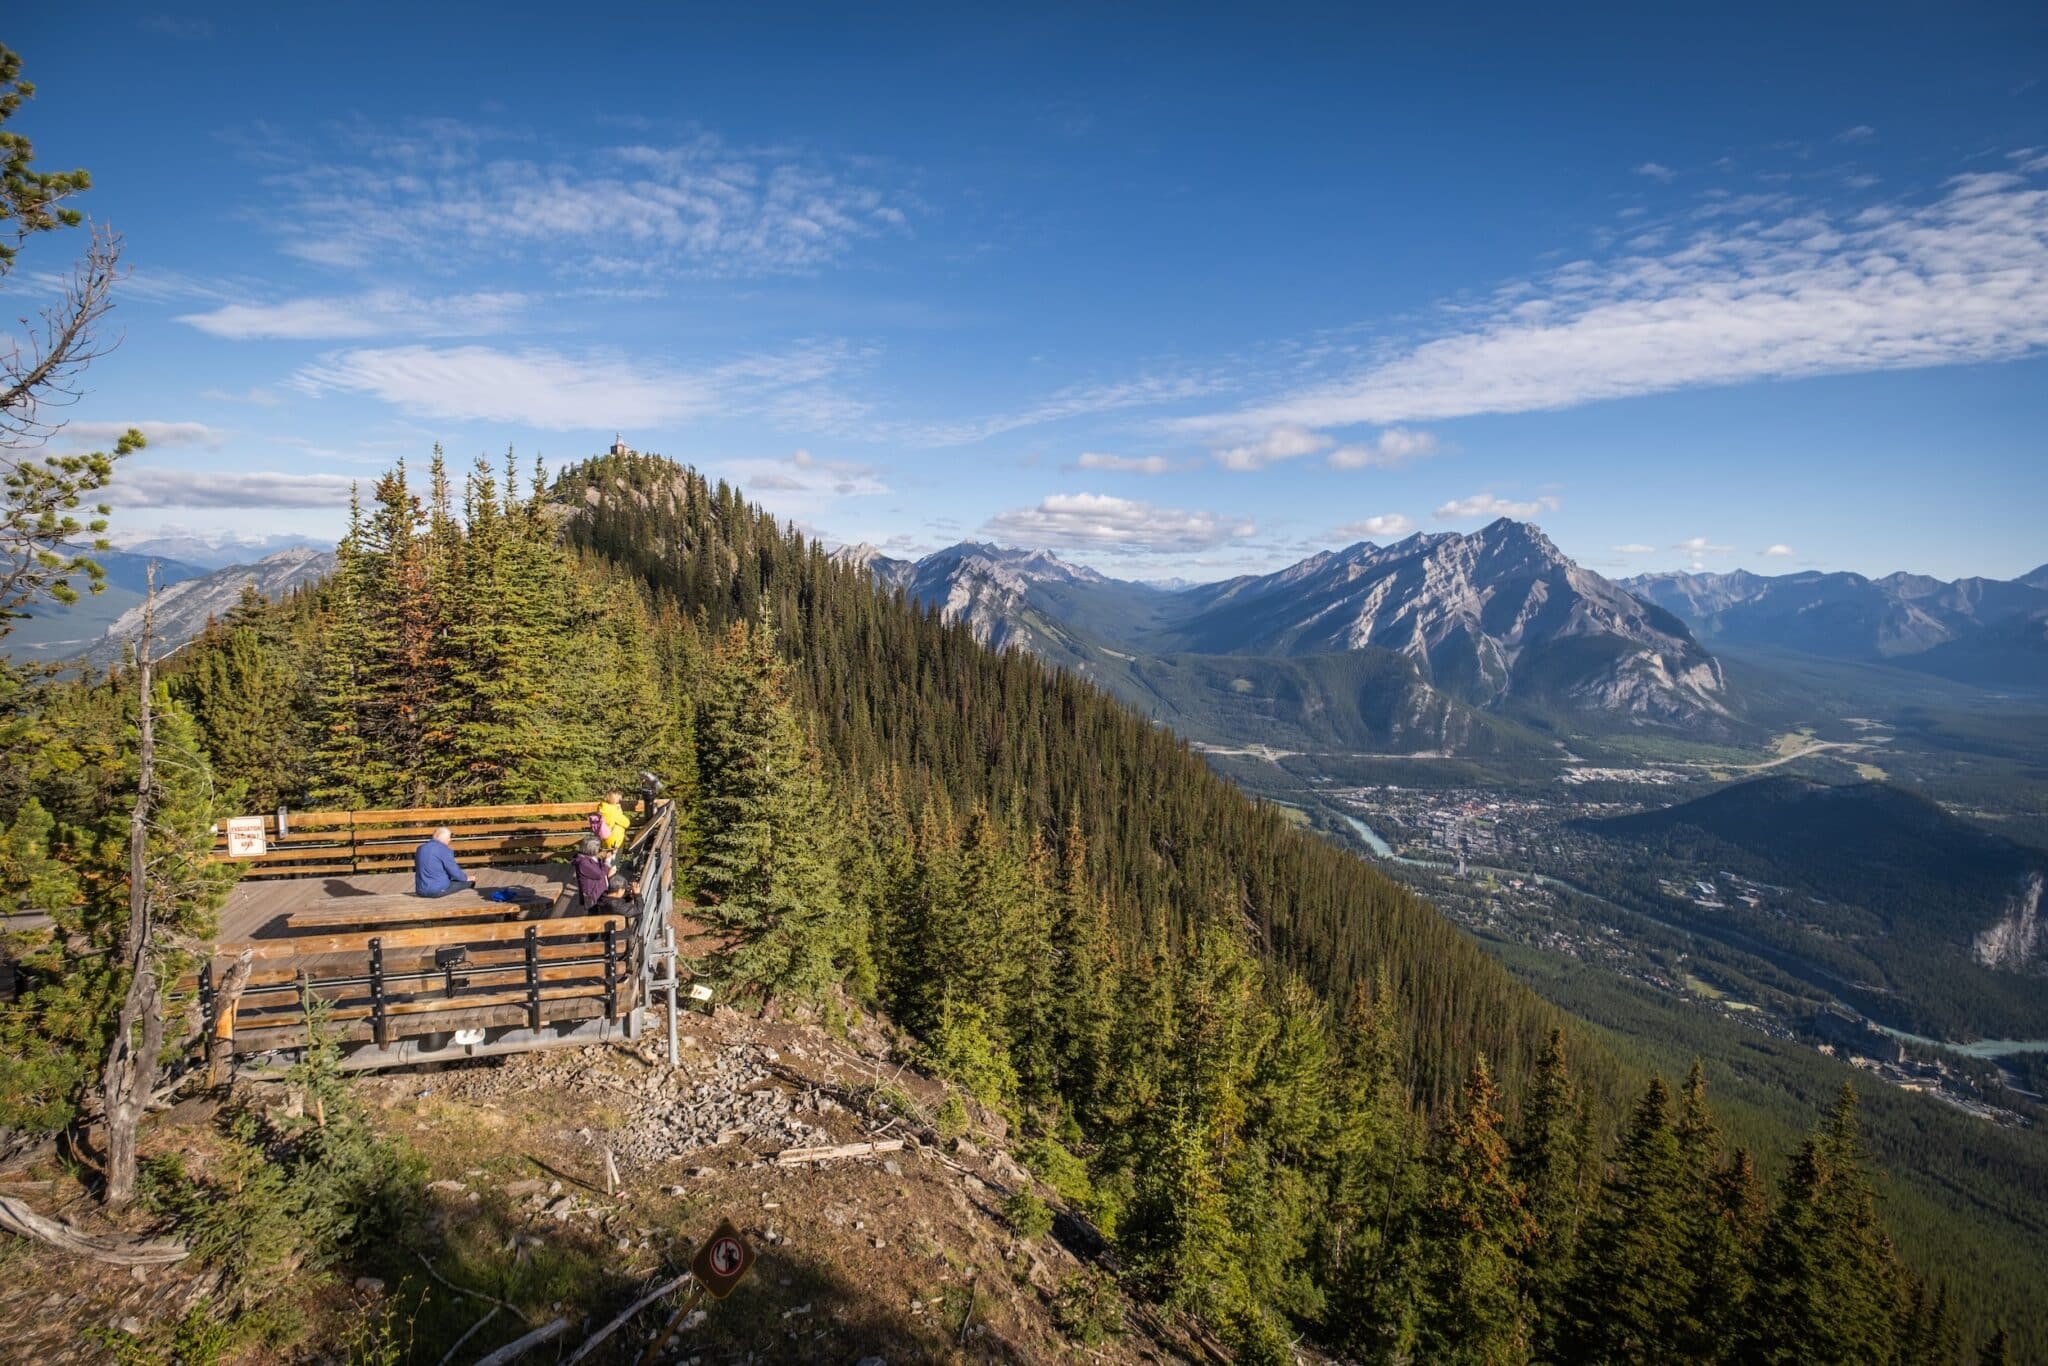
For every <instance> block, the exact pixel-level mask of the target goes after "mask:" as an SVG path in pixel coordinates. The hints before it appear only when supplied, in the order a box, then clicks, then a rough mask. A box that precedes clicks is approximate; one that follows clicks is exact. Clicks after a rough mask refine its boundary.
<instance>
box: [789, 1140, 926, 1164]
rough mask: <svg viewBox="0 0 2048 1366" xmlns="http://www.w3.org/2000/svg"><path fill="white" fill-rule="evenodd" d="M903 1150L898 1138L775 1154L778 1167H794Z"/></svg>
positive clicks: (796, 1149)
mask: <svg viewBox="0 0 2048 1366" xmlns="http://www.w3.org/2000/svg"><path fill="white" fill-rule="evenodd" d="M902 1150H903V1140H902V1139H900V1138H883V1139H876V1140H873V1141H871V1142H867V1143H841V1144H839V1145H837V1146H836V1147H830V1148H784V1149H783V1150H782V1151H781V1152H779V1153H777V1154H775V1161H776V1164H777V1165H778V1166H783V1167H794V1166H797V1165H798V1164H800V1163H804V1162H830V1161H833V1160H834V1159H836V1158H841V1157H873V1156H875V1155H876V1154H877V1153H894V1152H901V1151H902Z"/></svg>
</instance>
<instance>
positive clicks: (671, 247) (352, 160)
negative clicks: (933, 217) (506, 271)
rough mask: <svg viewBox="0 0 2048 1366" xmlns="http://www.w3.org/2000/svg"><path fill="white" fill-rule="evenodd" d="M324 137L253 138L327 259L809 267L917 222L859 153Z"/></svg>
mask: <svg viewBox="0 0 2048 1366" xmlns="http://www.w3.org/2000/svg"><path fill="white" fill-rule="evenodd" d="M333 134H334V136H333V140H332V141H331V142H328V143H326V144H324V145H319V146H314V147H281V146H278V145H276V143H275V140H274V139H264V138H261V137H251V138H250V139H249V140H248V143H247V145H246V148H245V150H247V151H248V152H249V153H250V155H251V156H252V157H254V158H256V159H259V160H262V161H265V162H267V163H269V164H271V165H273V166H275V167H276V169H275V171H274V172H273V174H272V175H271V176H270V177H269V178H268V183H269V184H270V185H271V187H272V188H273V189H274V190H275V191H276V192H277V194H278V195H279V197H280V198H281V200H282V202H281V203H280V204H279V205H278V206H277V207H276V209H275V210H274V211H273V212H272V213H271V214H270V215H268V221H270V222H271V223H272V224H273V226H275V227H276V228H277V230H278V231H279V232H280V233H281V234H282V235H283V237H284V246H285V250H287V251H288V252H290V253H291V254H293V255H295V256H298V257H300V258H302V259H304V260H307V261H312V262H315V263H318V264H322V265H329V266H345V267H358V266H364V265H369V264H371V263H378V262H387V261H390V260H392V259H393V258H406V259H417V260H425V261H429V262H444V261H446V260H448V259H450V258H454V257H465V256H466V257H468V258H470V259H488V258H490V257H492V256H503V257H509V258H520V257H527V256H532V257H536V258H543V259H544V260H545V261H546V263H547V264H548V265H550V266H552V267H556V268H559V269H561V270H562V271H564V272H566V273H598V274H603V273H607V272H610V273H625V272H628V271H631V272H635V273H638V272H644V271H647V270H649V269H671V270H673V269H683V270H688V271H691V272H702V273H711V274H722V275H761V274H778V273H791V272H805V271H811V270H815V269H818V268H819V267H821V266H824V265H827V264H829V263H831V262H832V261H834V260H837V259H838V258H840V257H842V256H844V255H845V254H846V253H847V252H848V251H849V250H851V249H852V247H853V245H854V244H855V243H857V242H859V241H860V240H862V239H864V238H870V237H874V236H876V235H878V234H882V233H891V234H893V233H897V232H900V231H903V230H904V227H905V224H906V222H907V220H908V211H909V209H910V207H911V201H910V200H909V198H908V196H906V195H903V194H899V193H896V192H894V191H892V190H889V189H885V188H883V187H882V186H880V185H878V184H875V183H871V181H872V179H873V178H874V176H875V175H876V173H877V172H876V167H877V166H878V163H876V162H873V161H871V160H870V161H864V162H861V163H859V164H858V167H856V165H855V163H852V162H849V161H845V160H835V159H830V158H826V157H824V156H821V155H817V154H811V153H806V152H804V151H801V150H798V149H794V148H789V147H774V148H754V147H741V146H735V145H733V144H731V143H728V142H726V141H725V140H724V139H722V138H720V137H718V136H716V135H715V134H712V133H709V132H697V133H694V134H690V135H687V136H684V137H682V138H680V139H678V140H676V141H673V142H661V143H654V142H641V143H633V144H629V145H618V146H611V147H602V148H597V149H595V150H591V151H587V152H582V153H579V154H577V155H576V156H575V157H574V158H573V159H572V158H569V157H567V156H561V155H557V154H555V153H554V151H553V149H551V148H550V147H548V146H547V145H546V144H545V143H544V142H543V141H542V140H541V139H539V138H538V137H536V136H534V135H532V134H530V133H528V132H526V131H525V130H520V129H509V130H507V129H493V128H484V127H479V126H475V125H470V124H464V123H460V122H457V121H454V120H448V119H438V120H418V121H414V122H411V123H406V124H400V125H388V124H375V123H367V122H357V123H354V124H345V125H341V126H340V127H339V128H337V129H335V130H333Z"/></svg>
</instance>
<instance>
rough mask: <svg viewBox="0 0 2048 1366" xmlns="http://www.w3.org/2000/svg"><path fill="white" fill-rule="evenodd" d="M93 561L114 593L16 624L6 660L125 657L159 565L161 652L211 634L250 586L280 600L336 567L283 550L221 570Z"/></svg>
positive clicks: (1, 649)
mask: <svg viewBox="0 0 2048 1366" xmlns="http://www.w3.org/2000/svg"><path fill="white" fill-rule="evenodd" d="M93 558H94V559H95V560H97V561H98V562H99V563H100V565H101V567H103V568H104V569H105V570H106V571H107V587H106V590H105V591H104V592H101V593H99V594H96V595H93V596H90V597H84V596H82V597H80V599H79V600H78V602H77V603H76V604H74V605H73V606H71V607H68V608H66V607H61V606H59V605H58V604H55V603H46V604H42V605H40V606H38V608H37V609H36V615H34V616H33V617H30V618H28V619H26V620H23V621H18V622H16V623H14V629H13V630H12V631H11V632H9V633H8V634H7V635H6V636H5V637H4V638H0V653H6V654H9V655H12V656H14V657H16V658H27V659H43V660H71V659H84V660H89V661H91V662H93V663H106V662H108V661H111V660H113V659H116V658H118V657H119V656H120V653H121V650H122V648H123V647H124V646H126V645H127V644H128V643H129V642H131V641H133V640H134V639H135V638H136V637H137V636H138V635H139V634H140V633H141V630H142V596H143V593H142V590H143V586H144V582H145V579H144V575H145V573H146V570H147V567H148V565H149V564H150V563H151V562H152V561H153V562H154V563H155V564H156V565H157V600H156V602H157V608H156V633H157V640H158V641H159V646H158V649H159V652H163V651H168V650H170V649H172V648H175V647H176V646H179V645H182V644H184V643H185V642H186V641H188V640H190V639H192V638H193V637H194V636H196V635H198V634H199V633H200V632H201V631H203V630H205V629H206V623H207V622H208V621H209V620H210V619H212V618H214V617H218V616H224V615H226V614H227V611H228V609H229V608H231V607H233V606H234V605H235V603H236V601H237V600H238V599H239V598H240V597H241V596H242V589H243V587H244V586H246V585H254V586H255V588H256V591H258V592H259V593H262V594H263V595H264V596H265V597H270V598H276V597H280V596H282V595H284V594H285V593H288V592H290V591H291V590H292V589H294V588H297V587H299V586H300V585H302V584H308V583H316V582H318V581H319V580H320V579H323V578H325V577H326V576H327V575H328V573H329V572H331V571H332V570H333V568H334V554H333V552H332V551H325V550H315V549H313V548H311V547H309V546H299V547H297V548H295V549H290V550H281V551H279V552H277V553H276V554H273V555H270V556H267V557H265V558H263V559H261V560H258V561H256V562H255V563H254V564H237V565H229V566H227V567H225V568H221V569H214V570H207V569H202V568H200V567H198V566H197V565H193V564H188V563H181V562H179V561H176V560H166V559H163V558H161V557H158V556H155V555H149V554H139V553H137V552H135V551H132V550H130V551H101V552H98V553H96V554H95V555H94V556H93Z"/></svg>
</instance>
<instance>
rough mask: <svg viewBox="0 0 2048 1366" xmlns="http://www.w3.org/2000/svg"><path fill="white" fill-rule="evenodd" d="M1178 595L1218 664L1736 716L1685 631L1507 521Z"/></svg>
mask: <svg viewBox="0 0 2048 1366" xmlns="http://www.w3.org/2000/svg"><path fill="white" fill-rule="evenodd" d="M1181 596H1182V597H1183V598H1185V599H1186V600H1188V602H1189V604H1190V605H1191V606H1193V608H1194V610H1193V611H1191V612H1190V613H1189V614H1188V615H1187V616H1186V617H1185V618H1184V619H1183V620H1182V621H1181V622H1180V624H1179V625H1178V626H1177V627H1176V629H1175V632H1174V634H1175V635H1176V636H1178V637H1179V638H1180V639H1181V640H1182V641H1184V642H1185V644H1186V646H1187V648H1190V649H1195V650H1200V651H1203V652H1205V653H1223V654H1254V655H1283V656H1295V655H1310V654H1331V653H1337V652H1341V651H1347V650H1358V649H1364V648H1368V647H1377V648H1380V649H1387V650H1393V651H1395V652H1396V653H1399V654H1401V655H1404V656H1406V657H1407V658H1409V659H1411V660H1413V661H1415V663H1416V664H1417V666H1418V667H1419V668H1421V670H1422V671H1423V674H1424V676H1425V677H1426V678H1428V679H1429V681H1430V682H1431V684H1432V685H1433V686H1434V687H1436V688H1437V689H1438V690H1440V691H1444V692H1448V693H1450V694H1451V695H1452V696H1455V697H1459V698H1461V699H1463V700H1465V701H1468V702H1471V703H1474V704H1476V705H1479V706H1483V707H1490V706H1495V705H1498V704H1499V703H1501V702H1503V701H1505V700H1506V699H1507V698H1509V697H1510V696H1511V695H1520V696H1523V697H1527V698H1530V699H1532V700H1533V699H1543V700H1547V701H1549V702H1552V703H1564V704H1567V705H1570V706H1573V707H1578V708H1587V709H1597V710H1603V711H1609V712H1617V713H1622V714H1625V715H1629V716H1635V717H1643V718H1647V719H1655V720H1666V721H1689V720H1696V719H1699V718H1703V717H1714V716H1721V715H1725V714H1726V711H1727V708H1726V705H1725V703H1724V699H1723V693H1724V690H1725V683H1724V680H1723V678H1722V676H1721V666H1720V664H1719V663H1718V662H1717V661H1716V660H1715V659H1714V658H1713V656H1711V655H1709V654H1708V653H1707V652H1706V651H1705V650H1703V649H1701V648H1700V646H1699V644H1698V642H1697V641H1695V640H1694V639H1693V637H1692V633H1691V632H1690V631H1688V630H1687V629H1686V627H1685V625H1684V623H1683V622H1681V621H1679V620H1678V619H1677V618H1676V617H1674V616H1672V615H1671V614H1670V613H1669V612H1667V611H1665V610H1663V609H1662V608H1659V607H1657V606H1655V605H1653V604H1650V603H1648V602H1645V601H1643V600H1642V599H1640V598H1637V597H1634V596H1632V595H1630V594H1629V593H1627V592H1625V591H1623V590H1622V589H1621V588H1620V587H1619V586H1617V585H1615V584H1613V583H1610V582H1609V581H1608V580H1606V579H1604V578H1602V577H1601V576H1600V575H1598V574H1596V573H1594V572H1593V571H1592V570H1590V569H1585V568H1582V567H1581V566H1579V565H1577V564H1575V563H1573V562H1572V561H1571V560H1570V559H1568V558H1566V556H1565V555H1564V554H1563V552H1561V551H1560V550H1558V548H1557V547H1556V546H1555V545H1554V544H1552V543H1551V541H1550V538H1549V537H1547V536H1545V535H1544V534H1543V533H1542V532H1541V531H1540V530H1538V529H1537V528H1536V527H1534V526H1531V525H1529V524H1527V523H1524V522H1515V521H1510V520H1508V519H1507V518H1502V519H1500V520H1499V521H1496V522H1494V523H1492V524H1491V525H1489V526H1486V527H1484V528H1482V529H1480V530H1479V531H1476V532H1473V533H1471V534H1470V535H1460V534H1457V533H1452V532H1445V533H1439V534H1434V535H1431V534H1417V535H1414V536H1410V537H1408V538H1407V539H1406V540H1403V541H1400V542H1398V543H1396V544H1394V545H1391V546H1378V545H1374V544H1373V543H1372V542H1370V541H1362V542H1360V543H1359V544H1357V545H1353V546H1350V547H1347V548H1346V549H1343V550H1337V551H1324V552H1322V553H1320V554H1317V555H1314V556H1311V557H1310V558H1308V559H1306V560H1303V561H1302V562H1301V563H1299V564H1296V565H1293V566H1291V567H1289V568H1287V569H1283V570H1281V571H1280V572H1279V573H1277V574H1267V575H1258V576H1252V577H1246V578H1240V579H1232V580H1229V581H1227V582H1225V583H1220V584H1213V585H1210V586H1208V587H1206V588H1197V589H1191V590H1188V592H1187V593H1185V594H1183V595H1181Z"/></svg>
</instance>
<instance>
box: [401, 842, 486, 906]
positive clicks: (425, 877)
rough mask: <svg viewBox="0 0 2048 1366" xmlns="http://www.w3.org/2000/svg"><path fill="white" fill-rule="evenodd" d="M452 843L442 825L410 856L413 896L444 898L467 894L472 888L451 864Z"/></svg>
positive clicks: (467, 875)
mask: <svg viewBox="0 0 2048 1366" xmlns="http://www.w3.org/2000/svg"><path fill="white" fill-rule="evenodd" d="M454 843H455V836H454V834H453V833H452V832H451V831H450V830H449V829H448V827H447V826H445V825H444V826H442V827H441V828H440V829H439V830H436V831H435V832H434V837H433V838H432V839H430V840H428V841H427V842H426V843H425V844H422V845H421V846H420V847H419V850H418V851H417V852H416V853H414V854H413V856H412V891H413V895H414V896H446V895H448V893H450V892H467V891H470V890H472V889H474V888H475V886H476V884H475V883H474V882H471V881H470V880H469V874H467V873H465V872H463V871H462V865H461V864H459V863H457V862H456V861H455V855H454V853H453V852H452V846H453V845H454Z"/></svg>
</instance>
